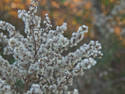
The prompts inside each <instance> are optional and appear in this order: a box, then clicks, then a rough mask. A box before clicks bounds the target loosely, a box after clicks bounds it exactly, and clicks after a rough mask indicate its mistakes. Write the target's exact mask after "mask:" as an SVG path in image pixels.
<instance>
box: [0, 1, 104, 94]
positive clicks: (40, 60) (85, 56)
mask: <svg viewBox="0 0 125 94" xmlns="http://www.w3.org/2000/svg"><path fill="white" fill-rule="evenodd" d="M37 5H38V1H37V0H32V2H31V5H30V7H29V10H28V11H26V10H19V11H18V17H19V18H21V19H22V20H23V22H24V24H25V30H24V33H25V34H24V35H23V34H21V33H20V32H18V31H17V30H16V29H15V27H14V26H13V25H11V24H10V23H7V22H5V21H0V29H2V30H4V31H8V33H9V35H8V36H7V35H4V34H3V33H2V32H1V33H0V42H2V43H4V44H5V47H4V52H3V54H4V55H11V56H13V58H14V63H12V64H10V62H9V61H8V60H6V59H4V57H3V56H2V55H1V56H0V94H78V90H77V89H74V90H71V91H69V89H68V87H69V86H72V83H73V77H75V76H78V75H83V74H84V72H85V71H86V70H87V69H90V68H91V67H92V66H94V65H95V64H96V61H95V58H98V57H101V56H102V53H101V51H100V50H101V44H100V43H99V42H98V41H90V42H89V43H88V44H83V45H81V46H80V47H79V48H78V49H76V51H70V52H68V53H67V54H64V52H65V51H68V50H69V49H71V48H72V47H74V46H77V44H78V43H79V42H80V41H81V40H83V38H84V33H85V32H87V31H88V27H87V26H85V25H82V26H80V27H79V29H78V31H77V32H73V33H72V37H71V38H70V39H68V38H66V37H65V36H64V35H63V33H64V31H65V30H66V29H67V24H66V23H64V24H63V25H61V26H57V27H56V29H52V25H51V21H50V19H49V17H48V15H47V14H46V15H45V20H44V21H43V24H44V26H43V27H42V26H41V18H40V17H39V16H36V13H37Z"/></svg>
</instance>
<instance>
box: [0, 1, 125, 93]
mask: <svg viewBox="0 0 125 94" xmlns="http://www.w3.org/2000/svg"><path fill="white" fill-rule="evenodd" d="M29 4H30V0H0V20H4V21H7V22H10V23H12V24H13V25H15V26H16V28H17V29H18V30H20V31H21V32H23V29H24V24H23V22H22V21H21V20H20V19H18V18H17V10H18V9H28V5H29ZM45 13H48V14H49V16H50V18H51V21H52V24H53V26H56V25H61V24H62V23H63V22H67V23H68V31H66V32H65V36H67V37H70V36H71V34H72V32H76V31H77V29H78V27H79V26H81V25H83V24H85V25H87V26H88V27H89V32H88V33H87V34H86V36H85V39H84V41H82V43H84V42H86V43H87V42H88V41H89V40H99V42H101V44H102V46H103V50H102V51H103V54H104V56H103V58H102V59H101V60H97V61H98V64H97V65H96V66H94V67H93V68H92V69H91V70H89V71H86V73H85V75H84V76H83V77H77V78H79V79H77V80H74V87H76V88H78V89H79V91H80V94H125V0H40V4H39V8H38V15H39V16H41V17H42V18H44V14H45ZM22 27H23V28H22ZM78 46H79V45H78ZM1 49H2V48H1ZM1 54H2V52H1ZM10 61H11V62H13V60H10Z"/></svg>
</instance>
